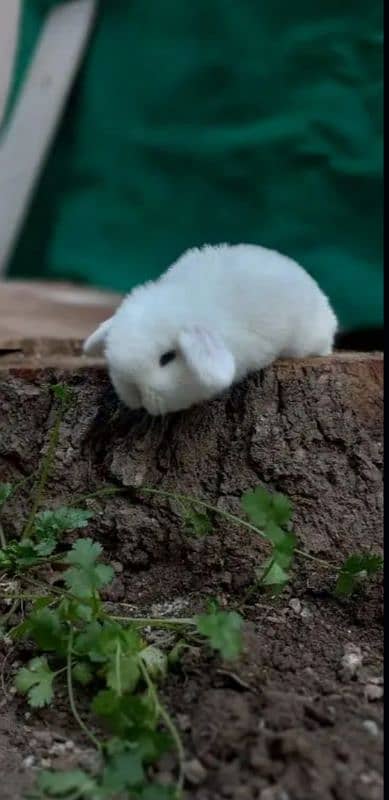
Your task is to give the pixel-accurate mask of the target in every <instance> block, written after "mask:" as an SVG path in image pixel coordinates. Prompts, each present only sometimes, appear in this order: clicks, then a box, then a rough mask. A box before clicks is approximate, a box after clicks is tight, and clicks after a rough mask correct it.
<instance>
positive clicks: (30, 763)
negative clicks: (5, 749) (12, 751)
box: [23, 755, 35, 769]
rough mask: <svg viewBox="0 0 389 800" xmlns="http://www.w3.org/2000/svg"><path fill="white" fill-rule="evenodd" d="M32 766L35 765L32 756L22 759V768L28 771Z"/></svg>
mask: <svg viewBox="0 0 389 800" xmlns="http://www.w3.org/2000/svg"><path fill="white" fill-rule="evenodd" d="M34 764H35V756H33V755H30V756H26V758H24V759H23V767H25V768H26V769H30V768H31V767H33V766H34Z"/></svg>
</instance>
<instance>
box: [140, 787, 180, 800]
mask: <svg viewBox="0 0 389 800" xmlns="http://www.w3.org/2000/svg"><path fill="white" fill-rule="evenodd" d="M138 797H139V798H140V800H175V798H177V792H176V789H175V787H174V786H164V785H163V784H162V783H150V784H149V785H148V786H145V787H144V788H143V789H142V790H141V792H140V794H139V795H138Z"/></svg>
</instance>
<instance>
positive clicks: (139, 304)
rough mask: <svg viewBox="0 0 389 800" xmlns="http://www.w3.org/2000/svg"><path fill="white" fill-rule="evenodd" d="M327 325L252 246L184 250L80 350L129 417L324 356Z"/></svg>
mask: <svg viewBox="0 0 389 800" xmlns="http://www.w3.org/2000/svg"><path fill="white" fill-rule="evenodd" d="M336 327H337V321H336V317H335V314H334V312H333V311H332V309H331V307H330V305H329V302H328V300H327V298H326V296H325V295H324V294H323V292H322V291H321V290H320V289H319V287H318V285H317V283H316V282H315V281H314V280H313V278H311V277H310V275H308V273H307V272H305V270H304V269H303V268H302V267H300V266H299V265H298V264H296V263H295V262H294V261H292V260H291V259H289V258H287V257H286V256H282V255H280V254H279V253H277V252H275V251H272V250H267V249H266V248H264V247H258V246H255V245H236V246H229V245H220V246H218V247H211V246H206V247H203V248H201V249H194V250H189V251H188V252H186V253H184V255H183V256H181V258H179V259H178V261H177V262H176V263H174V264H173V266H171V267H170V269H168V270H167V272H165V273H164V274H163V275H162V276H161V277H160V278H159V279H158V280H156V281H153V282H150V283H146V284H144V285H143V286H140V287H138V288H136V289H134V290H133V291H132V292H131V293H130V294H129V295H128V296H127V297H126V298H125V299H124V300H123V302H122V303H121V305H120V306H119V308H118V310H117V311H116V313H115V314H114V316H113V317H111V319H109V320H107V321H106V322H103V323H102V325H100V327H99V328H98V329H97V330H96V331H95V332H94V333H93V334H92V335H91V336H90V337H89V339H87V340H86V342H85V345H84V352H85V353H87V354H92V355H101V354H103V353H104V355H105V358H106V361H107V364H108V369H109V374H110V377H111V380H112V383H113V385H114V387H115V389H116V392H117V394H118V395H119V397H120V399H121V400H122V401H123V402H124V403H125V404H126V405H127V406H128V407H129V408H133V409H135V408H139V407H144V408H145V409H146V410H147V411H148V412H149V413H150V414H152V415H159V414H166V413H168V412H171V411H179V410H181V409H185V408H189V407H190V406H192V405H194V404H196V403H199V402H202V401H204V400H208V399H210V398H212V397H214V396H216V395H218V394H219V393H220V392H222V391H223V390H225V389H227V388H228V387H229V386H231V384H233V383H235V382H236V381H239V380H241V379H242V378H243V377H244V376H245V375H247V374H248V373H250V372H252V371H254V370H258V369H261V368H262V367H265V366H266V365H267V364H270V363H271V362H272V361H274V359H276V358H280V357H281V358H289V357H299V356H300V357H301V356H325V355H328V354H329V353H331V350H332V347H333V342H334V336H335V332H336ZM161 357H162V359H161Z"/></svg>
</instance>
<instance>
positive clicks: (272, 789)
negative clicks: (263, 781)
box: [259, 786, 290, 800]
mask: <svg viewBox="0 0 389 800" xmlns="http://www.w3.org/2000/svg"><path fill="white" fill-rule="evenodd" d="M259 800H290V795H289V794H288V792H286V791H285V789H282V788H281V787H280V786H267V787H266V789H262V791H261V794H260V795H259Z"/></svg>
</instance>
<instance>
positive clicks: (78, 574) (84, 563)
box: [63, 538, 114, 599]
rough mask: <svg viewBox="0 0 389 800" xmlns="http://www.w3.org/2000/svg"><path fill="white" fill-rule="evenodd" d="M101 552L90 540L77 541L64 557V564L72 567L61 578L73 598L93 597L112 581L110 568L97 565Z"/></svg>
mask: <svg viewBox="0 0 389 800" xmlns="http://www.w3.org/2000/svg"><path fill="white" fill-rule="evenodd" d="M101 552H102V547H101V545H100V544H98V543H97V542H93V541H92V539H89V538H87V539H78V540H77V542H75V544H74V545H73V547H72V549H71V550H70V552H69V553H68V554H67V556H66V557H65V559H64V560H65V563H67V564H71V565H74V566H71V567H70V569H68V570H66V572H65V573H64V576H63V577H64V581H65V583H66V585H67V587H68V589H69V590H70V591H71V593H72V594H73V595H74V596H75V597H78V598H80V599H85V598H88V597H94V596H95V595H96V593H97V592H98V590H99V589H101V588H102V587H103V586H106V584H108V583H110V581H111V580H112V578H113V576H114V571H113V569H112V567H111V566H109V565H107V564H99V563H97V559H98V558H99V556H100V554H101Z"/></svg>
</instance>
